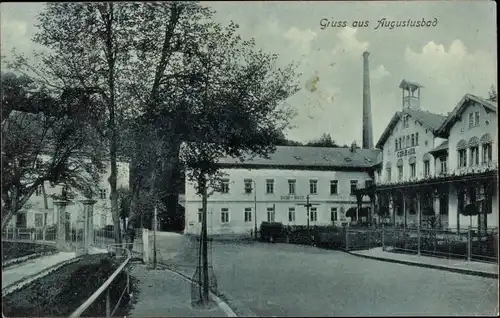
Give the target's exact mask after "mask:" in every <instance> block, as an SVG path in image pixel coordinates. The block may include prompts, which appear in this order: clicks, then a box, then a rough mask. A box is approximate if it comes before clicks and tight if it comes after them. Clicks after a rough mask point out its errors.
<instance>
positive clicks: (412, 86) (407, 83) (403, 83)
mask: <svg viewBox="0 0 500 318" xmlns="http://www.w3.org/2000/svg"><path fill="white" fill-rule="evenodd" d="M419 87H423V86H422V85H420V84H419V83H417V82H412V81H407V80H405V79H403V80H402V81H401V84H399V88H403V89H408V90H412V91H414V90H416V89H417V88H419Z"/></svg>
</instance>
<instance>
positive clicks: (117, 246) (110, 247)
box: [70, 244, 132, 317]
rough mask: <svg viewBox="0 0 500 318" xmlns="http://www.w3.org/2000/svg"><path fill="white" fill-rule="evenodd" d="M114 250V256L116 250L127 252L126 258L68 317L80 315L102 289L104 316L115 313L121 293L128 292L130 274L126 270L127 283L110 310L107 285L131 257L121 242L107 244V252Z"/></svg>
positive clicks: (110, 315)
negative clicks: (104, 306)
mask: <svg viewBox="0 0 500 318" xmlns="http://www.w3.org/2000/svg"><path fill="white" fill-rule="evenodd" d="M113 249H114V250H115V254H116V256H118V253H116V251H117V250H123V251H125V252H126V253H127V258H126V259H125V260H124V261H123V263H122V264H121V265H120V266H119V267H118V268H117V269H116V270H115V271H114V272H113V274H112V275H111V276H110V277H109V278H108V279H107V280H106V281H105V282H104V283H103V284H102V286H101V287H99V289H98V290H96V291H95V292H94V293H93V294H92V296H90V297H89V298H88V299H87V300H86V301H85V302H84V303H83V304H82V305H80V307H78V309H76V310H75V312H73V313H72V314H71V315H70V317H80V316H81V315H82V314H83V313H84V312H85V310H87V309H88V308H89V307H90V306H91V305H92V304H93V303H94V302H95V301H96V300H97V298H99V296H101V295H102V293H103V292H104V291H106V317H112V316H113V314H114V313H115V311H116V309H118V306H119V305H120V302H121V300H122V298H123V295H124V294H125V291H126V292H127V293H128V294H130V275H129V273H128V272H127V284H126V286H125V288H124V289H123V291H122V293H121V295H120V298H119V299H118V302H117V304H116V305H115V307H114V309H113V310H112V311H111V298H110V295H109V287H110V285H111V283H112V282H113V281H114V280H115V279H116V277H118V275H119V274H120V273H121V272H122V271H123V269H124V268H125V266H127V264H128V263H129V262H130V259H131V258H132V256H131V253H130V251H129V250H128V249H127V248H126V247H125V246H123V245H122V244H110V245H108V252H109V253H110V254H111V252H112V250H113Z"/></svg>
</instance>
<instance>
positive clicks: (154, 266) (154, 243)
mask: <svg viewBox="0 0 500 318" xmlns="http://www.w3.org/2000/svg"><path fill="white" fill-rule="evenodd" d="M157 216H158V211H157V208H156V205H155V209H154V215H153V268H154V269H156V221H157V220H156V218H157Z"/></svg>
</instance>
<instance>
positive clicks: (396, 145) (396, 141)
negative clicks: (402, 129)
mask: <svg viewBox="0 0 500 318" xmlns="http://www.w3.org/2000/svg"><path fill="white" fill-rule="evenodd" d="M394 146H395V147H396V148H395V149H396V150H398V140H397V139H396V140H395V145H394Z"/></svg>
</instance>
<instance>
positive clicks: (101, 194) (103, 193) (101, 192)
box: [99, 189, 106, 200]
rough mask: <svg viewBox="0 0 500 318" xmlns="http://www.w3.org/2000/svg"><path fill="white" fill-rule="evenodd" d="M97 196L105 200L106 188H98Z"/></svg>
mask: <svg viewBox="0 0 500 318" xmlns="http://www.w3.org/2000/svg"><path fill="white" fill-rule="evenodd" d="M99 198H100V199H101V200H106V189H99Z"/></svg>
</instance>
